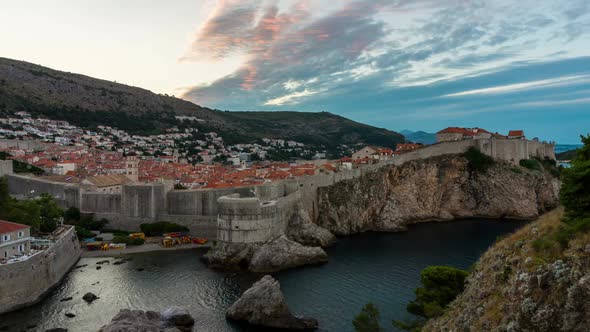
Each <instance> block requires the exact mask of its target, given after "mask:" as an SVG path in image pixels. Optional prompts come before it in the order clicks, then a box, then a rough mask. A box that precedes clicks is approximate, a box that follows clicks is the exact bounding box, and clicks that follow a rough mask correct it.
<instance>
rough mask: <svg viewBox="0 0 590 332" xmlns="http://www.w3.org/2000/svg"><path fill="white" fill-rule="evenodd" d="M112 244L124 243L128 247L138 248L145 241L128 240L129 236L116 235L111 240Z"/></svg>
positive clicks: (137, 239) (140, 239) (138, 239)
mask: <svg viewBox="0 0 590 332" xmlns="http://www.w3.org/2000/svg"><path fill="white" fill-rule="evenodd" d="M113 243H125V244H126V245H129V246H138V245H142V244H144V243H145V240H144V239H142V238H130V237H129V236H122V235H117V236H115V238H114V239H113Z"/></svg>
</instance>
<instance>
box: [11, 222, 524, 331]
mask: <svg viewBox="0 0 590 332" xmlns="http://www.w3.org/2000/svg"><path fill="white" fill-rule="evenodd" d="M522 224H523V223H521V222H512V221H511V222H500V221H489V220H462V221H455V222H449V223H436V224H423V225H416V226H412V227H410V230H409V231H408V232H404V233H368V234H362V235H357V236H352V237H348V238H344V239H340V241H339V242H338V243H337V244H336V245H334V246H332V247H330V248H329V249H328V254H329V256H330V262H329V263H328V264H325V265H321V266H314V267H305V268H299V269H294V270H290V271H285V272H281V273H277V274H274V276H275V277H276V278H278V280H279V281H280V283H281V287H282V289H283V292H284V294H285V297H286V299H287V301H288V303H289V305H290V306H291V309H292V311H293V312H294V313H296V314H303V315H307V316H310V317H314V318H316V319H318V320H319V322H320V331H352V324H351V320H352V318H353V316H354V315H355V314H356V313H358V311H359V310H360V308H361V307H362V306H363V305H364V304H365V303H366V302H369V301H372V302H373V303H375V304H376V305H377V306H378V307H379V308H380V310H381V316H382V323H383V326H385V327H386V330H387V331H390V330H393V327H392V326H391V320H392V319H403V318H409V316H408V315H407V314H406V313H405V305H406V303H407V302H408V301H409V300H411V299H412V298H413V291H414V289H415V288H416V287H417V286H418V284H419V274H420V271H421V270H422V269H423V268H424V267H426V266H428V265H435V264H436V265H440V264H444V265H451V266H455V267H459V268H468V267H469V266H470V265H472V264H473V263H474V262H475V261H476V260H477V258H478V257H479V255H481V253H482V252H483V251H485V249H486V248H487V247H488V246H489V245H491V244H492V243H493V242H494V241H495V240H496V238H497V237H498V236H501V235H504V234H506V233H509V232H512V231H513V230H515V229H516V228H518V227H519V226H521V225H522ZM201 255H202V252H200V251H198V250H187V251H176V252H165V253H162V252H160V253H146V254H138V255H133V256H131V257H132V260H131V261H128V262H126V263H124V264H122V265H102V266H103V267H102V269H101V270H96V266H97V265H96V262H98V261H100V260H102V259H97V258H85V259H81V260H80V262H79V265H82V264H88V266H86V267H84V268H81V269H77V270H74V271H73V272H72V273H71V274H70V275H69V276H68V277H67V278H66V280H65V281H64V283H63V284H62V285H61V286H60V287H59V288H58V289H56V290H55V291H54V292H53V293H52V294H51V296H50V297H48V298H47V299H45V300H44V301H42V302H41V303H39V304H37V305H35V306H33V307H30V308H27V309H24V310H21V311H18V312H15V313H10V314H7V315H4V316H0V331H23V330H28V331H44V330H45V329H47V328H54V327H63V328H68V329H69V331H70V332H78V331H80V332H86V331H96V330H98V328H99V327H100V326H102V325H104V324H106V323H107V322H109V321H110V319H111V318H112V317H113V316H114V315H115V314H116V313H117V312H118V311H119V309H121V308H132V309H151V310H161V309H163V308H166V307H168V306H171V305H179V306H184V307H186V308H188V309H189V311H190V312H191V313H192V314H193V316H194V317H195V319H196V321H197V325H196V326H197V328H196V330H198V331H248V330H250V331H251V330H252V329H247V328H245V327H241V326H236V325H233V324H230V323H228V322H227V321H226V320H225V316H224V313H225V310H226V309H227V307H228V306H229V305H231V303H233V301H235V300H236V299H237V298H238V297H239V295H240V294H241V292H242V291H243V290H245V289H247V288H248V287H249V286H250V285H251V284H252V283H253V282H255V281H256V280H257V278H259V277H260V276H258V275H253V274H228V273H222V272H216V271H211V270H209V269H207V268H206V266H204V265H203V263H201V261H200V260H199V257H200V256H201ZM138 268H143V269H145V270H144V271H138V270H137V269H138ZM88 291H90V292H93V293H95V294H96V295H98V296H99V297H100V299H98V300H96V301H95V302H94V303H92V304H86V303H85V302H84V301H83V300H82V295H84V293H86V292H88ZM0 296H1V294H0ZM69 296H72V297H73V298H74V299H73V300H71V301H68V302H60V299H62V298H65V297H69ZM66 312H71V313H74V314H76V317H74V318H67V317H65V313H66ZM27 327H29V328H28V329H27Z"/></svg>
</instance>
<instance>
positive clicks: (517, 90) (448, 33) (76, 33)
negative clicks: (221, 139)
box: [0, 0, 590, 143]
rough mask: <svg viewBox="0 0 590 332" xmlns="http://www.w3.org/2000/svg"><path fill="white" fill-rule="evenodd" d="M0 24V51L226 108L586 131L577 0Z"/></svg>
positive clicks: (158, 8) (24, 9) (182, 9)
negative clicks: (317, 112)
mask: <svg viewBox="0 0 590 332" xmlns="http://www.w3.org/2000/svg"><path fill="white" fill-rule="evenodd" d="M25 22H26V23H25ZM0 29H2V31H3V43H0V56H6V57H11V58H16V59H21V60H26V61H32V62H35V63H39V64H43V65H46V66H50V67H54V68H57V69H62V70H66V71H72V72H80V73H83V74H87V75H91V76H95V77H100V78H105V79H110V80H116V81H118V82H123V83H127V84H131V85H137V86H141V87H144V88H148V89H150V90H153V91H155V92H159V93H169V94H174V95H176V96H179V97H182V98H185V99H188V100H191V101H194V102H196V103H198V104H201V105H204V106H209V107H213V108H218V109H223V110H226V109H227V110H272V111H281V110H296V111H329V112H333V113H336V114H340V115H343V116H346V117H349V118H351V119H354V120H357V121H361V122H365V123H369V124H372V125H375V126H379V127H385V128H388V129H393V130H402V129H411V130H426V131H437V130H440V129H442V128H444V127H447V126H479V127H484V128H486V129H488V130H492V131H499V132H506V131H507V130H509V129H524V130H525V131H526V133H527V135H528V136H529V137H539V138H541V139H547V140H556V141H558V142H559V143H576V142H577V141H578V136H579V135H580V134H582V133H587V132H589V131H590V126H589V124H590V1H588V0H567V1H563V0H562V1H554V0H536V1H531V0H519V1H513V0H493V1H491V0H489V1H474V0H340V1H323V0H260V1H255V0H194V1H189V0H179V1H174V2H166V3H165V2H162V1H156V0H142V1H139V0H128V1H125V2H121V1H116V0H104V1H100V2H97V1H90V0H80V1H67V0H54V1H51V2H48V1H41V0H37V1H34V0H26V1H18V2H16V1H15V2H3V3H2V4H0Z"/></svg>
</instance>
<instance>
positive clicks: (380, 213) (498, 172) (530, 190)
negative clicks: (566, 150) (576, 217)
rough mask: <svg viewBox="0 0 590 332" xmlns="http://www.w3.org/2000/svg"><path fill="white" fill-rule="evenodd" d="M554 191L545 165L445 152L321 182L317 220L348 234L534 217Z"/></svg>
mask: <svg viewBox="0 0 590 332" xmlns="http://www.w3.org/2000/svg"><path fill="white" fill-rule="evenodd" d="M558 193H559V181H558V180H557V179H556V178H554V177H553V176H552V175H551V174H550V173H549V172H547V171H544V170H542V171H532V170H529V169H526V168H523V167H518V166H511V165H508V164H505V163H501V162H495V163H494V165H492V166H491V167H489V168H488V169H487V170H486V171H476V170H474V168H473V167H471V165H470V163H469V161H468V160H467V159H465V158H464V157H463V156H462V155H445V156H438V157H432V158H428V159H424V160H415V161H410V162H407V163H405V164H403V165H400V166H393V165H392V166H388V167H384V168H382V169H380V170H378V171H375V172H372V173H368V174H366V175H364V176H362V177H360V178H357V179H352V180H346V181H341V182H339V183H337V184H335V185H333V186H330V187H325V188H319V189H318V197H319V198H318V206H319V208H318V211H319V216H318V219H317V221H316V223H317V224H319V225H320V226H322V227H324V228H326V229H328V230H329V231H331V232H332V233H334V234H336V235H349V234H353V233H359V232H364V231H399V230H404V229H405V227H406V225H408V224H412V223H418V222H424V221H440V220H451V219H457V218H471V217H482V218H507V219H534V218H537V217H538V216H539V215H540V214H541V213H542V212H544V211H546V210H548V209H550V208H553V207H555V206H556V205H557V203H558Z"/></svg>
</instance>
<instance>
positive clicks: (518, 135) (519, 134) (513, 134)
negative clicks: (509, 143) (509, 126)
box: [508, 130, 525, 139]
mask: <svg viewBox="0 0 590 332" xmlns="http://www.w3.org/2000/svg"><path fill="white" fill-rule="evenodd" d="M508 138H514V139H524V138H525V137H524V130H511V131H509V132H508Z"/></svg>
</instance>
